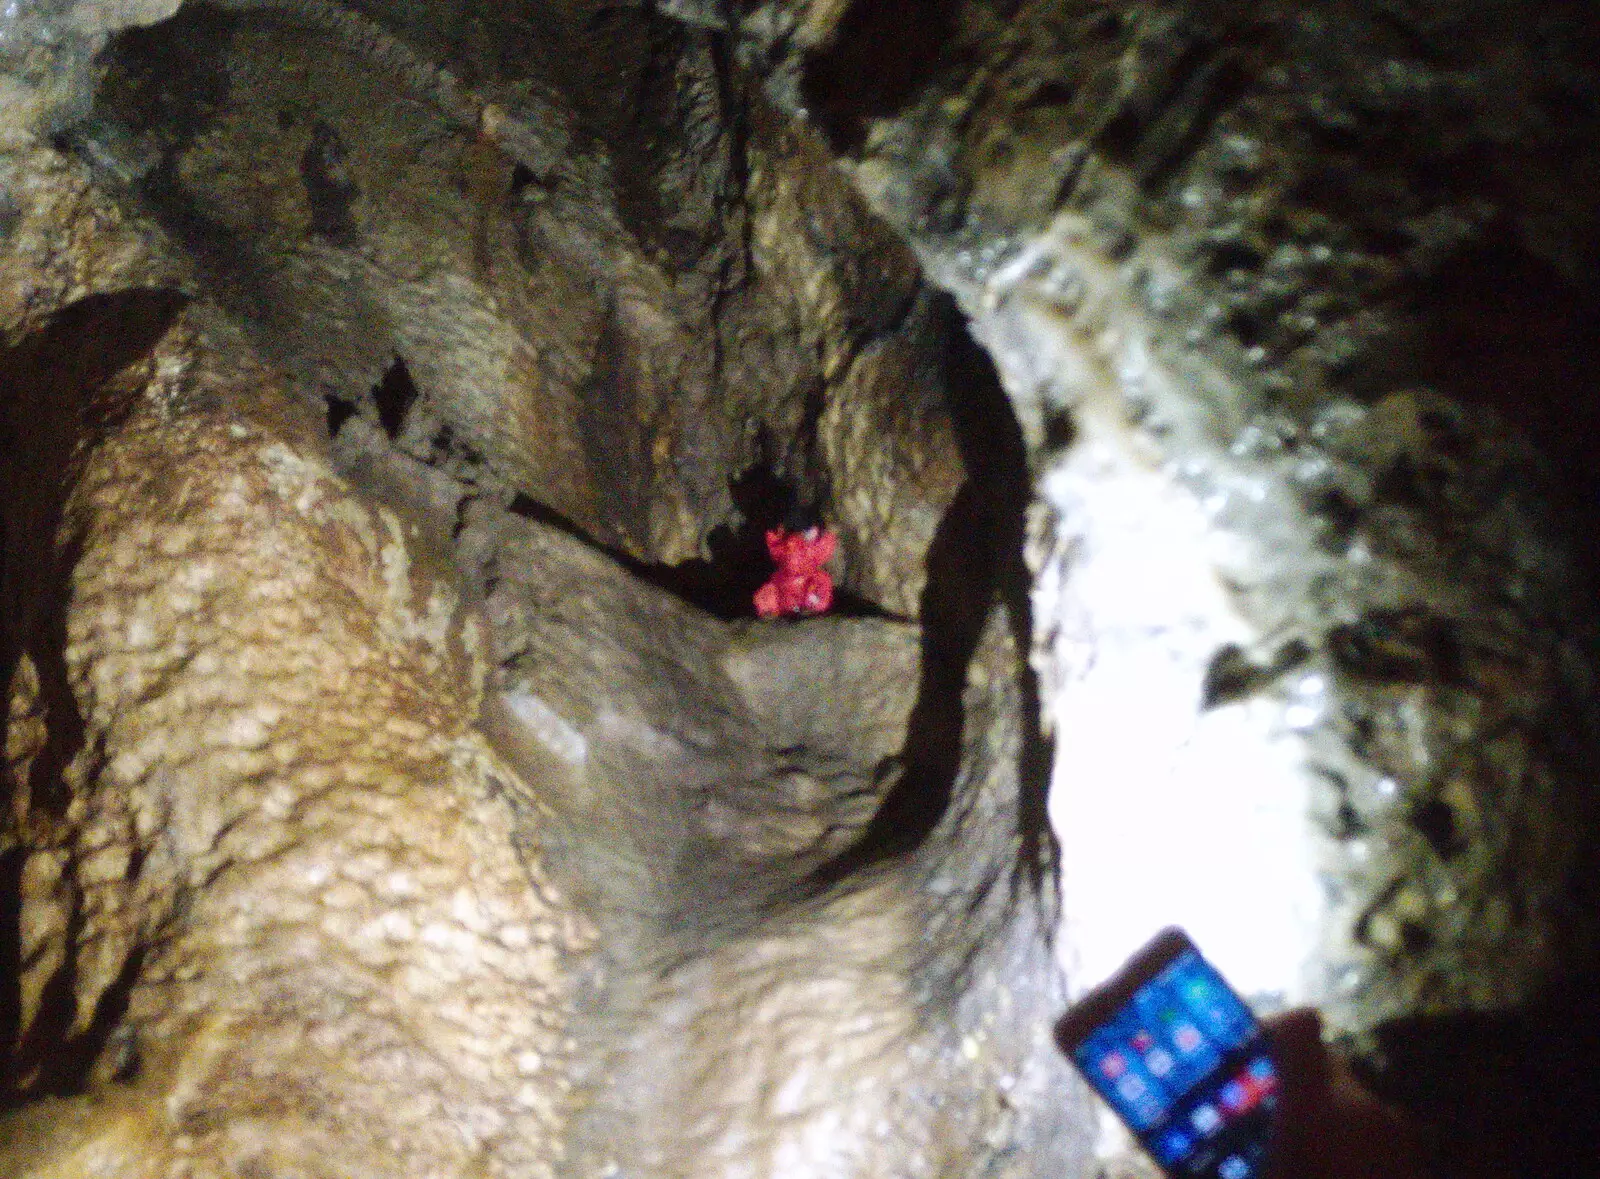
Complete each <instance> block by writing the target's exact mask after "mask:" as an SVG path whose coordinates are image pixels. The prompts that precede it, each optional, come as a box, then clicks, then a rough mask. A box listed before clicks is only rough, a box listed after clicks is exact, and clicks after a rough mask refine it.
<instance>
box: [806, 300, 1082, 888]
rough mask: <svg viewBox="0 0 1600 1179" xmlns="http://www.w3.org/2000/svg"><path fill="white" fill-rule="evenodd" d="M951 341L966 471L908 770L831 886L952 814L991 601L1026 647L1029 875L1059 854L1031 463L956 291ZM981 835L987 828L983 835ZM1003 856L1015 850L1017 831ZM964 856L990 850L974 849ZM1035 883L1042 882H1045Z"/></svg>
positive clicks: (941, 308)
mask: <svg viewBox="0 0 1600 1179" xmlns="http://www.w3.org/2000/svg"><path fill="white" fill-rule="evenodd" d="M936 300H937V302H936V313H937V316H938V319H939V321H940V328H941V337H942V338H943V339H944V340H945V342H946V353H945V357H944V367H945V372H944V377H945V380H944V381H943V382H942V384H943V387H944V388H946V389H948V390H950V391H951V394H950V398H949V409H950V416H951V421H952V424H953V426H954V429H955V435H956V440H957V446H958V448H959V450H960V453H961V458H962V462H963V464H964V466H965V468H966V471H967V481H966V482H965V483H964V484H963V485H962V488H961V490H960V491H959V492H958V493H957V495H956V497H955V499H954V500H953V501H952V502H951V504H950V507H949V508H948V509H947V510H946V512H945V515H944V518H943V519H942V520H941V521H940V524H939V528H938V529H937V531H936V532H935V534H934V538H933V543H932V544H931V545H930V547H929V550H928V557H927V570H928V577H927V583H926V586H925V588H924V590H923V594H922V601H921V621H922V667H921V679H920V682H919V685H918V691H917V701H916V704H915V706H914V707H913V709H912V713H911V718H910V722H909V725H908V728H907V736H906V744H905V749H904V752H903V755H902V764H903V766H904V772H903V773H902V774H901V776H900V780H899V781H898V782H897V783H896V785H895V787H894V788H893V789H892V790H891V791H890V793H889V795H888V797H887V798H886V799H885V800H884V802H883V805H882V806H881V807H880V808H879V810H878V812H877V814H876V815H874V816H873V819H872V821H871V823H869V824H868V826H867V829H866V831H865V832H864V834H863V836H862V837H861V839H860V840H859V841H858V842H857V843H856V844H855V845H854V846H853V847H852V848H851V849H849V850H848V851H847V852H845V853H844V854H842V855H841V856H839V857H837V858H836V859H835V860H834V861H832V862H831V863H829V864H828V865H826V866H824V868H822V869H820V870H819V872H818V873H817V882H818V883H819V884H821V885H826V884H830V883H832V882H835V881H838V880H842V879H843V878H845V877H847V876H849V875H850V874H851V873H853V872H856V871H858V870H860V869H861V868H863V867H866V866H867V865H870V864H872V863H875V862H878V861H881V860H884V859H887V858H891V857H895V856H900V855H903V854H905V853H908V852H910V851H912V850H914V849H916V848H918V847H920V846H921V845H922V844H923V843H924V842H925V841H926V840H927V839H928V837H929V836H930V835H932V834H933V832H934V830H935V829H936V828H937V827H938V826H939V824H940V822H941V821H942V820H943V819H944V818H945V816H946V813H947V812H948V811H949V808H950V804H951V801H952V798H953V792H954V790H955V787H956V783H957V781H958V777H959V775H960V773H961V770H962V733H963V727H964V724H965V720H966V716H965V707H964V705H963V702H962V697H963V694H964V691H965V688H966V681H967V672H968V668H969V666H970V664H971V662H972V659H973V656H974V654H975V653H976V651H977V647H978V642H979V639H980V638H981V636H982V633H983V628H984V624H985V622H986V620H987V618H988V616H989V611H990V608H991V607H993V606H995V605H996V604H999V605H1001V606H1002V607H1003V608H1004V609H1005V610H1006V614H1007V619H1008V622H1009V625H1010V628H1011V631H1012V635H1013V638H1014V639H1015V641H1016V642H1017V644H1018V674H1019V676H1020V677H1021V680H1022V683H1021V688H1022V697H1023V706H1022V713H1023V715H1022V717H1021V722H1022V726H1023V734H1022V736H1023V749H1022V757H1021V765H1020V766H1019V774H1020V782H1019V790H1020V797H1019V798H1018V800H1017V822H1018V824H1019V826H1020V831H1019V834H1020V836H1021V842H1022V845H1023V853H1024V860H1025V870H1028V871H1030V872H1034V873H1039V872H1042V871H1043V870H1044V869H1045V868H1046V866H1047V865H1048V863H1049V862H1050V861H1051V859H1052V848H1053V843H1052V837H1051V836H1050V833H1049V828H1048V823H1047V819H1046V814H1045V803H1046V792H1047V787H1048V779H1049V768H1050V762H1051V752H1050V745H1049V743H1048V742H1047V741H1046V740H1045V738H1044V736H1043V731H1042V729H1041V727H1040V724H1039V711H1038V707H1039V706H1038V695H1037V690H1036V688H1037V685H1036V684H1035V682H1034V679H1033V676H1032V674H1031V672H1030V671H1029V670H1028V669H1027V666H1026V653H1027V651H1028V650H1029V648H1030V646H1031V644H1032V634H1031V630H1032V619H1031V613H1030V608H1029V587H1030V586H1031V582H1032V579H1031V578H1030V577H1029V575H1028V573H1027V569H1026V567H1025V565H1024V562H1023V558H1022V542H1023V536H1024V512H1025V509H1026V505H1027V498H1028V486H1027V476H1026V470H1027V464H1026V451H1025V448H1024V444H1023V440H1022V433H1021V430H1020V428H1019V427H1018V425H1017V421H1016V418H1015V416H1014V415H1013V414H1012V411H1011V405H1010V402H1009V401H1008V400H1007V398H1006V395H1005V392H1004V390H1003V389H1002V388H1001V385H1000V380H999V376H998V374H997V373H996V372H995V370H994V366H993V363H992V362H991V361H990V359H989V356H988V354H987V353H985V352H984V351H983V350H982V349H981V348H979V347H978V345H977V344H976V343H975V342H974V341H973V340H972V338H971V336H970V335H969V334H968V332H967V330H966V323H965V320H964V319H963V318H962V317H961V315H960V312H959V311H958V310H957V309H956V307H955V304H954V302H953V301H952V300H950V298H949V297H948V296H945V295H942V294H941V295H938V296H937V297H936ZM973 837H974V838H983V837H984V835H982V834H979V833H973ZM995 847H996V849H997V854H999V855H1003V856H1006V857H1010V856H1013V855H1015V854H1016V853H1015V848H1014V845H1013V844H1012V843H1011V841H1010V839H1009V838H1006V839H1004V840H1001V841H1000V842H998V843H996V844H995ZM962 854H963V855H964V856H966V857H968V858H970V859H973V860H976V861H982V860H983V859H984V857H982V856H981V855H978V854H975V853H974V852H973V849H971V848H967V849H966V850H965V851H964V852H963V853H962ZM1036 881H1037V877H1036Z"/></svg>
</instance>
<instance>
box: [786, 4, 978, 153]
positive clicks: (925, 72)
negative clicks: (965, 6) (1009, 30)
mask: <svg viewBox="0 0 1600 1179" xmlns="http://www.w3.org/2000/svg"><path fill="white" fill-rule="evenodd" d="M960 7H961V6H960V4H959V3H956V2H955V0H854V3H852V4H851V5H850V9H849V11H848V12H846V13H845V15H844V19H843V20H841V21H840V22H839V27H838V28H837V29H836V30H834V33H833V36H832V37H831V38H830V40H829V43H828V45H827V46H825V47H823V48H820V49H819V50H817V51H816V52H815V53H814V54H813V55H812V57H811V58H810V60H809V61H808V62H807V64H806V75H805V80H804V83H803V88H804V94H805V101H806V107H807V109H808V110H809V111H810V113H811V115H812V117H813V118H814V119H816V121H817V123H818V124H819V125H820V126H821V127H822V128H823V130H824V131H825V132H826V133H827V134H828V136H829V137H830V138H831V139H832V140H833V143H834V146H835V147H836V148H838V149H839V150H840V151H841V152H844V153H846V154H848V153H851V152H853V151H855V150H856V149H857V148H859V147H860V145H861V143H862V140H863V138H864V136H865V134H866V128H867V124H868V123H869V122H870V121H871V120H872V119H874V118H878V117H881V116H885V115H889V114H893V113H894V112H896V111H898V110H900V109H901V108H903V107H904V106H905V105H906V104H907V103H908V102H910V101H911V100H912V99H913V98H914V97H915V96H916V94H917V92H918V91H919V90H921V89H922V88H923V87H924V86H925V85H926V84H927V82H928V80H929V78H930V77H931V75H932V73H933V70H934V69H935V67H936V66H937V63H938V61H939V57H940V54H941V53H942V52H943V50H944V48H945V46H946V45H947V44H948V43H949V41H950V40H951V39H952V37H953V35H954V32H955V24H956V18H957V14H958V13H959V12H960Z"/></svg>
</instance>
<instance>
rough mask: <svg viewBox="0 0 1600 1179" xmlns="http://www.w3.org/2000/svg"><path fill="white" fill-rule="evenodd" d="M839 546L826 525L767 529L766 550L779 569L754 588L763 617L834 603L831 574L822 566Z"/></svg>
mask: <svg viewBox="0 0 1600 1179" xmlns="http://www.w3.org/2000/svg"><path fill="white" fill-rule="evenodd" d="M838 546H839V540H838V538H837V537H836V536H834V534H833V533H832V532H831V531H829V530H828V529H826V528H817V527H815V526H813V527H811V528H807V529H805V530H804V531H801V532H790V531H789V530H788V529H787V528H773V529H771V530H770V531H768V533H767V552H769V553H771V554H772V559H773V560H774V561H776V562H777V563H778V569H777V572H775V573H774V574H773V575H772V576H771V577H770V578H768V579H767V584H766V585H764V586H762V587H761V588H760V589H758V590H757V591H756V613H757V614H759V615H760V616H761V617H762V618H777V617H778V616H780V615H783V614H797V615H806V614H821V613H823V612H824V611H825V610H827V608H828V607H829V606H831V605H833V578H831V577H829V576H828V571H827V570H826V569H824V568H823V567H822V566H823V565H824V564H825V563H826V562H827V560H828V558H830V557H832V556H833V553H834V550H835V549H836V548H838Z"/></svg>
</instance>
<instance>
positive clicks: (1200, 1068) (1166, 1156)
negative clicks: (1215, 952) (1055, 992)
mask: <svg viewBox="0 0 1600 1179" xmlns="http://www.w3.org/2000/svg"><path fill="white" fill-rule="evenodd" d="M1056 1040H1057V1042H1058V1043H1059V1044H1060V1045H1061V1048H1062V1050H1063V1051H1064V1052H1066V1054H1067V1055H1068V1056H1069V1057H1070V1058H1071V1059H1072V1062H1073V1063H1074V1064H1075V1065H1077V1066H1078V1070H1079V1071H1080V1072H1081V1073H1083V1075H1084V1077H1085V1078H1087V1079H1088V1082H1089V1084H1090V1085H1091V1086H1093V1088H1094V1090H1095V1092H1097V1093H1099V1094H1100V1096H1101V1097H1103V1098H1105V1100H1106V1102H1107V1103H1108V1104H1109V1105H1110V1106H1111V1108H1112V1109H1113V1110H1115V1111H1116V1113H1117V1115H1118V1116H1119V1117H1121V1119H1122V1120H1123V1122H1125V1123H1126V1124H1127V1126H1128V1128H1129V1129H1130V1130H1132V1131H1133V1133H1134V1135H1135V1136H1136V1137H1137V1138H1138V1139H1139V1141H1140V1142H1141V1143H1142V1144H1143V1145H1144V1148H1145V1149H1146V1150H1147V1151H1149V1152H1150V1154H1151V1156H1152V1157H1153V1158H1154V1159H1155V1160H1156V1162H1158V1163H1160V1164H1161V1167H1162V1169H1163V1170H1164V1171H1165V1172H1166V1173H1167V1174H1168V1175H1172V1176H1182V1177H1183V1179H1257V1177H1258V1176H1260V1175H1261V1173H1262V1171H1263V1169H1264V1168H1265V1165H1266V1160H1267V1147H1268V1145H1269V1143H1270V1140H1271V1136H1272V1131H1273V1128H1274V1116H1275V1114H1276V1111H1277V1108H1278V1102H1279V1096H1280V1093H1279V1090H1280V1084H1279V1077H1278V1072H1277V1069H1276V1067H1275V1065H1274V1063H1273V1059H1272V1054H1271V1053H1270V1052H1269V1051H1268V1048H1267V1040H1266V1037H1265V1035H1264V1033H1263V1032H1262V1029H1261V1025H1260V1024H1259V1023H1258V1022H1257V1021H1256V1018H1255V1016H1254V1015H1252V1014H1251V1012H1250V1008H1249V1007H1247V1006H1245V1003H1244V1000H1243V999H1241V998H1239V996H1238V995H1237V994H1236V993H1235V992H1234V990H1233V988H1232V987H1230V986H1229V985H1228V984H1227V982H1226V981H1225V980H1224V979H1223V977H1222V976H1221V975H1220V974H1218V973H1217V971H1216V969H1215V968H1214V967H1213V966H1212V965H1211V964H1210V963H1209V962H1207V961H1206V960H1205V959H1204V958H1202V957H1201V956H1200V951H1199V950H1197V949H1195V947H1194V943H1193V942H1191V941H1190V940H1189V938H1188V935H1186V934H1185V933H1184V932H1183V931H1182V930H1180V929H1167V930H1163V931H1162V932H1161V933H1159V934H1157V935H1156V936H1155V938H1154V939H1152V940H1151V941H1150V942H1149V944H1147V945H1146V946H1145V947H1144V948H1143V949H1142V950H1140V951H1139V952H1138V953H1137V954H1135V955H1134V956H1133V957H1132V958H1131V959H1130V960H1129V961H1128V964H1127V965H1126V966H1124V967H1123V968H1122V969H1121V970H1120V971H1118V972H1117V974H1116V975H1114V976H1113V977H1112V978H1111V979H1110V980H1109V981H1108V982H1106V983H1105V984H1104V985H1102V986H1100V987H1098V988H1096V989H1095V990H1093V991H1091V992H1090V993H1089V994H1088V995H1086V996H1085V997H1084V998H1083V999H1082V1001H1080V1002H1079V1003H1077V1004H1075V1005H1074V1006H1073V1008H1072V1009H1071V1010H1070V1011H1068V1012H1067V1014H1066V1015H1065V1016H1063V1017H1062V1018H1061V1021H1060V1022H1059V1023H1058V1024H1057V1025H1056Z"/></svg>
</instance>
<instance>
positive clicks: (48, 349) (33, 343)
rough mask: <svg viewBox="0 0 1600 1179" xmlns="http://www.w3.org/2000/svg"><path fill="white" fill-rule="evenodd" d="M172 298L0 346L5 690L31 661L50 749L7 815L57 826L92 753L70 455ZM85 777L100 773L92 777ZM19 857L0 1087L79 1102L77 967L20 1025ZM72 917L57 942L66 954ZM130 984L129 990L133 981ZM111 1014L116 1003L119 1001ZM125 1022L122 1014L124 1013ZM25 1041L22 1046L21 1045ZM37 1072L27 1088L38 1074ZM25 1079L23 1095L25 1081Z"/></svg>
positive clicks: (132, 304)
mask: <svg viewBox="0 0 1600 1179" xmlns="http://www.w3.org/2000/svg"><path fill="white" fill-rule="evenodd" d="M186 303H187V300H186V298H185V297H184V296H183V295H181V294H179V293H177V292H174V291H167V290H132V291H122V292H118V293H116V294H107V295H93V296H90V297H88V298H85V299H82V300H79V301H78V302H76V303H74V304H72V305H70V306H68V307H67V308H65V309H63V310H62V311H60V312H58V313H57V314H56V315H55V316H54V317H53V318H52V319H51V320H50V321H49V323H48V324H47V325H46V326H45V327H44V328H42V329H41V330H39V331H38V332H36V333H35V334H33V335H32V336H29V337H27V338H26V339H24V340H23V341H22V342H21V343H19V344H17V345H16V346H14V347H0V389H6V390H8V391H11V396H10V397H9V398H8V399H7V400H6V401H5V402H4V403H0V509H3V512H4V516H5V528H4V537H5V542H6V548H5V552H4V562H3V566H0V572H3V575H4V603H3V609H0V628H3V629H0V642H3V646H0V683H3V684H6V685H10V684H11V682H12V679H13V676H14V674H15V672H16V669H17V664H18V659H19V658H20V656H21V655H22V653H23V652H24V651H25V652H27V654H28V656H29V659H30V661H31V662H32V664H33V667H34V669H35V671H36V672H37V675H38V683H39V694H38V699H37V700H36V701H35V702H34V708H35V710H36V712H37V714H38V715H39V716H40V717H41V718H42V719H43V721H44V724H45V741H44V745H43V747H42V748H41V749H40V750H39V751H38V753H37V754H36V755H35V756H34V757H33V759H32V761H31V763H30V764H29V766H28V777H27V780H26V781H25V782H23V781H18V780H17V779H16V778H15V777H14V776H13V774H14V771H13V770H12V768H11V767H9V766H8V767H7V769H6V774H5V778H4V779H3V781H4V785H5V788H6V794H7V795H8V796H9V797H7V798H6V799H3V800H0V805H6V806H8V807H12V808H18V809H23V808H24V804H25V812H31V813H32V814H33V815H35V816H36V817H37V819H38V820H40V821H45V822H48V821H52V820H55V821H59V820H61V819H62V818H63V817H64V816H65V815H66V813H67V810H68V806H69V804H70V802H71V796H70V791H69V788H68V786H67V784H66V781H65V779H64V777H63V771H64V769H65V767H66V766H67V765H68V764H69V763H70V762H71V761H72V760H73V759H74V758H75V757H77V756H78V755H79V754H80V752H81V751H82V750H83V748H84V742H85V728H84V722H83V717H82V715H81V714H80V712H79V710H78V706H77V700H76V697H75V696H74V694H73V691H72V687H71V684H70V683H69V681H68V678H67V669H66V664H65V662H64V659H63V652H64V651H65V649H66V644H67V636H66V613H65V612H66V606H67V603H68V601H69V598H70V595H69V592H68V591H69V578H70V575H71V573H72V570H73V569H74V567H75V566H76V565H77V562H78V558H79V547H80V543H81V542H80V541H79V540H78V538H76V537H74V536H68V537H66V538H61V537H60V535H59V534H60V532H61V525H62V508H63V502H64V496H65V494H66V490H67V486H68V484H69V482H70V478H71V471H72V468H73V461H74V460H73V456H74V453H75V450H76V449H77V448H78V447H79V446H80V445H81V444H83V443H85V442H87V441H92V439H93V437H94V435H95V434H96V433H97V432H98V431H100V430H103V429H106V428H108V427H110V426H112V425H113V424H114V423H115V422H116V421H117V420H118V419H120V418H121V417H122V416H123V415H125V414H126V413H127V412H128V411H129V409H130V408H131V403H132V400H131V399H132V394H131V393H129V392H128V391H125V390H121V389H117V390H116V392H115V393H112V392H111V391H110V390H111V389H112V388H114V387H115V386H114V380H115V378H116V377H117V376H118V375H119V374H120V373H122V372H123V371H124V370H126V369H128V368H129V367H130V366H132V365H134V364H136V363H138V362H140V361H141V360H143V359H144V358H145V357H147V356H148V355H149V354H150V353H151V351H152V350H153V349H154V348H155V347H156V345H157V344H158V343H159V342H160V340H161V338H162V337H163V336H164V335H165V334H166V332H167V330H168V329H169V328H170V327H171V325H172V323H173V321H174V319H176V317H177V316H178V314H179V313H180V312H181V311H182V309H183V307H184V306H185V305H186ZM90 772H91V773H92V772H93V768H92V767H90ZM26 855H27V853H26V851H25V849H22V848H16V849H11V850H8V851H7V852H5V853H4V855H3V856H0V1045H5V1046H7V1048H8V1049H9V1051H8V1052H7V1055H6V1056H5V1057H4V1058H0V1090H3V1091H6V1092H9V1093H10V1094H12V1096H11V1098H10V1100H22V1099H23V1098H24V1097H28V1096H36V1095H39V1094H42V1093H64V1092H74V1091H76V1089H77V1087H78V1086H80V1085H81V1083H82V1080H83V1078H84V1076H86V1070H87V1068H88V1066H89V1064H90V1063H92V1060H93V1057H94V1055H95V1054H96V1053H97V1052H98V1051H99V1048H100V1046H101V1044H102V1043H103V1037H101V1039H99V1040H97V1039H96V1037H97V1036H99V1035H100V1030H99V1029H98V1027H97V1028H93V1029H91V1032H90V1033H89V1034H88V1035H86V1036H84V1037H81V1038H79V1039H78V1040H76V1041H70V1040H69V1039H68V1035H67V1033H68V1031H69V1029H70V1028H71V1027H72V1024H73V1019H74V1016H75V1013H76V1007H75V1000H74V998H73V984H74V975H73V968H72V964H71V959H70V957H69V960H68V962H67V964H66V965H65V966H64V967H63V968H62V969H61V970H60V971H59V972H58V973H57V974H56V975H55V977H53V978H52V979H50V980H49V981H48V982H47V983H46V985H45V987H44V989H43V993H42V995H41V998H40V1003H39V1008H38V1011H37V1012H36V1013H35V1014H34V1016H33V1017H32V1019H31V1022H30V1023H29V1025H28V1027H27V1028H26V1029H24V1028H23V1027H22V1026H21V1021H22V1002H21V989H20V988H21V971H22V967H23V963H22V959H21V953H22V950H21V941H20V939H21V925H20V921H21V904H22V897H21V880H22V869H23V866H24V864H25V862H26ZM77 921H78V919H77V918H76V917H74V918H73V919H72V920H71V921H70V922H69V924H68V928H67V929H65V930H62V931H60V933H61V936H63V937H64V938H65V940H66V945H67V946H68V953H69V955H70V953H71V948H72V946H73V945H74V941H75V938H76V935H77ZM130 985H131V980H130ZM113 1005H115V999H113ZM119 1018H120V1016H119ZM19 1037H21V1042H20V1043H19V1042H18V1041H19ZM30 1074H31V1077H30ZM24 1077H30V1080H29V1084H28V1085H27V1086H26V1088H25V1089H24V1087H23V1086H22V1085H21V1084H20V1082H21V1081H22V1079H23V1078H24Z"/></svg>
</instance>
